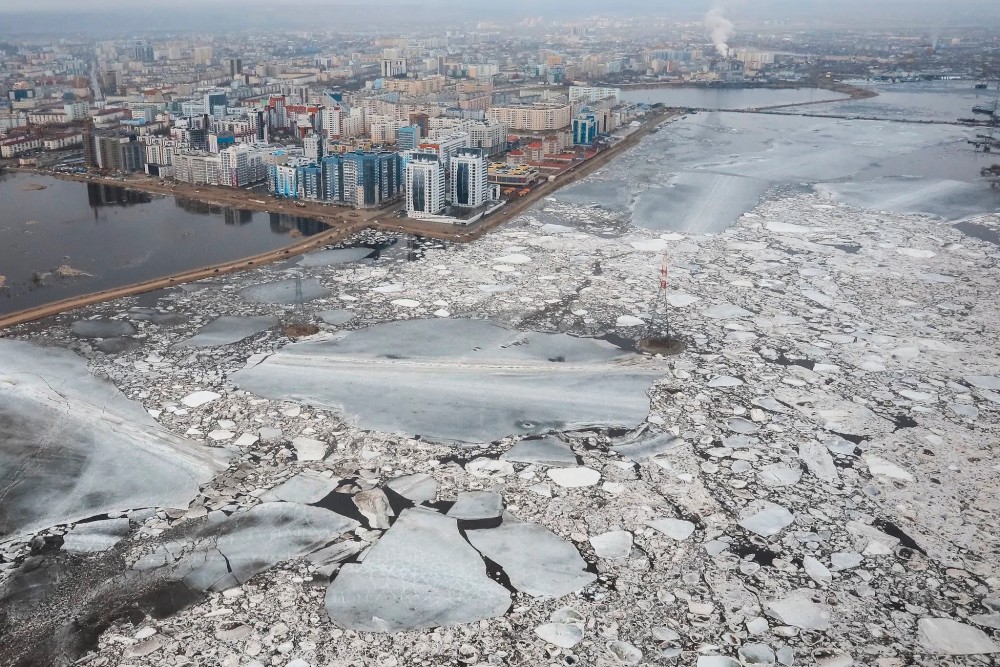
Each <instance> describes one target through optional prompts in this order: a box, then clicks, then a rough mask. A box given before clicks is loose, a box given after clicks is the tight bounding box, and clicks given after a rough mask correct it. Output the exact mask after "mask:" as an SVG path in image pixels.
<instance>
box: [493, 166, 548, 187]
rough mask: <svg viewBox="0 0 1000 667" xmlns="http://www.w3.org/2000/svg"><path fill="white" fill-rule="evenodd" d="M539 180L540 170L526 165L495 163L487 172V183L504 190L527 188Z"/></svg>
mask: <svg viewBox="0 0 1000 667" xmlns="http://www.w3.org/2000/svg"><path fill="white" fill-rule="evenodd" d="M537 180H538V169H537V168H535V167H532V166H529V165H526V164H523V165H509V164H505V163H503V162H493V163H491V164H490V166H489V171H488V172H487V181H488V182H489V183H490V184H491V185H499V186H500V187H504V188H525V187H528V186H530V185H531V184H532V183H534V182H535V181H537Z"/></svg>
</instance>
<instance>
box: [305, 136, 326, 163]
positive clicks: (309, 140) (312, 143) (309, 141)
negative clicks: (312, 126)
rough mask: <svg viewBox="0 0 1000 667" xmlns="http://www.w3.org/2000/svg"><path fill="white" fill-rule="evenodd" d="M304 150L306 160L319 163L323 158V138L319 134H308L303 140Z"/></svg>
mask: <svg viewBox="0 0 1000 667" xmlns="http://www.w3.org/2000/svg"><path fill="white" fill-rule="evenodd" d="M302 150H303V151H304V152H305V156H306V159H308V160H312V161H313V162H319V161H320V160H321V159H322V158H323V137H321V136H319V135H318V134H308V135H306V136H305V137H303V139H302Z"/></svg>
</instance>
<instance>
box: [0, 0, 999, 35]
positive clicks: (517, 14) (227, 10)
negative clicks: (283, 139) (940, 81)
mask: <svg viewBox="0 0 1000 667" xmlns="http://www.w3.org/2000/svg"><path fill="white" fill-rule="evenodd" d="M373 5H375V6H378V7H386V6H393V7H394V9H392V10H391V11H387V10H384V9H383V10H378V9H374V8H373ZM715 6H720V7H722V8H724V11H725V14H726V16H727V17H729V18H731V19H732V20H733V21H734V22H735V23H736V29H737V30H739V29H740V26H741V23H742V24H743V25H746V24H747V22H751V21H754V22H756V21H763V20H767V21H774V20H786V21H792V22H798V23H802V22H811V23H813V24H815V25H816V26H826V25H835V26H845V25H848V24H851V25H852V26H853V27H868V26H870V27H889V28H891V27H895V26H896V25H899V26H903V25H905V26H907V27H915V26H918V27H927V28H929V29H940V28H943V27H946V26H970V25H971V26H1000V0H614V1H613V2H608V0H296V1H295V2H287V1H285V0H279V1H277V2H276V1H275V0H168V1H167V2H158V1H157V0H132V1H126V0H0V14H2V15H3V17H4V18H3V19H2V20H0V33H5V34H14V35H16V34H28V33H40V32H73V33H78V34H81V33H82V34H91V33H98V32H100V33H106V32H108V31H149V30H150V29H159V30H204V29H210V30H214V31H220V32H225V31H229V30H236V29H240V28H246V27H254V28H265V29H266V28H269V27H270V28H287V27H290V26H295V27H297V28H315V29H336V27H337V26H338V25H343V26H344V27H345V28H347V27H348V26H349V25H353V26H359V27H377V25H378V24H381V23H384V22H385V21H386V20H389V19H394V23H396V24H399V23H402V24H404V25H406V24H407V23H409V24H410V25H411V26H412V27H413V28H419V29H423V27H424V26H426V24H428V23H435V22H438V23H439V24H448V25H456V22H460V21H468V20H480V19H496V20H505V19H506V20H515V21H516V20H519V19H521V18H524V17H526V16H544V17H546V18H552V19H558V20H567V21H579V20H580V19H582V18H585V17H587V16H593V15H595V14H599V15H618V16H622V15H626V16H627V15H654V14H655V15H659V16H669V17H674V18H676V19H678V20H682V21H684V20H698V19H699V18H700V17H702V16H704V14H705V13H706V12H707V11H708V10H709V9H711V8H713V7H715ZM419 24H423V25H419Z"/></svg>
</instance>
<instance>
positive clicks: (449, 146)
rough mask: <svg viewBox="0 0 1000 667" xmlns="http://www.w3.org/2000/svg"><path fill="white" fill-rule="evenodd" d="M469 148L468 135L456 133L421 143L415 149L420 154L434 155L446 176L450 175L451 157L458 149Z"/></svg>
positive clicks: (466, 133)
mask: <svg viewBox="0 0 1000 667" xmlns="http://www.w3.org/2000/svg"><path fill="white" fill-rule="evenodd" d="M468 147H469V133H468V132H456V133H454V134H450V135H448V136H446V137H440V138H438V139H435V140H434V141H423V142H421V143H420V145H419V146H418V147H417V148H418V150H419V151H420V152H421V153H434V154H436V155H437V156H438V159H440V161H441V166H442V168H443V169H444V171H445V173H446V174H450V173H451V156H452V155H454V154H455V153H456V152H457V151H458V149H460V148H468Z"/></svg>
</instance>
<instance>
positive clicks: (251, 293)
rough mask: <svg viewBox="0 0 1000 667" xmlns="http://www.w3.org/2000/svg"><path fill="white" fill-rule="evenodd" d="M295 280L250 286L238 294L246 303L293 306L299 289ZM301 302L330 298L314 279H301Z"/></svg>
mask: <svg viewBox="0 0 1000 667" xmlns="http://www.w3.org/2000/svg"><path fill="white" fill-rule="evenodd" d="M296 282H297V281H296V280H295V279H294V278H289V279H287V280H279V281H277V282H273V283H261V284H259V285H251V286H250V287H244V288H243V289H241V290H240V292H239V294H240V296H241V297H243V298H244V299H246V300H247V301H254V302H257V303H274V304H283V303H289V304H294V303H298V301H299V289H298V288H297V287H296ZM300 282H301V290H302V291H301V294H302V296H301V300H302V301H315V300H316V299H322V298H324V297H327V296H330V290H328V289H327V288H325V287H323V285H321V284H320V282H319V281H318V280H316V279H315V278H303V279H302V280H301V281H300Z"/></svg>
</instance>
